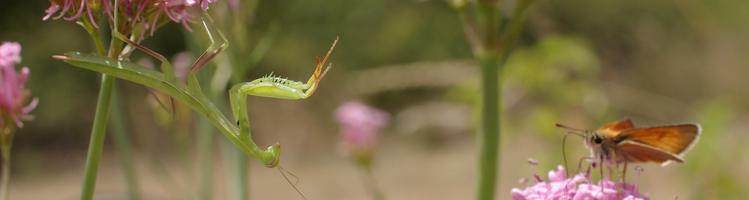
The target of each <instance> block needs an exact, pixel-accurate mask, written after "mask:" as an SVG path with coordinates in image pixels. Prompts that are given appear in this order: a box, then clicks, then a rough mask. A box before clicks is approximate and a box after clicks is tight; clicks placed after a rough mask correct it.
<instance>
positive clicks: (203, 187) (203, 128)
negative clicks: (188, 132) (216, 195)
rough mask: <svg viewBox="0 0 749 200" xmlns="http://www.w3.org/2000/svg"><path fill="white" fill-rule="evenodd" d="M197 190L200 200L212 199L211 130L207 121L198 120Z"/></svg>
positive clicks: (202, 118) (203, 119)
mask: <svg viewBox="0 0 749 200" xmlns="http://www.w3.org/2000/svg"><path fill="white" fill-rule="evenodd" d="M197 142H198V143H197V151H198V155H197V160H198V165H199V166H198V170H199V171H198V174H199V175H198V176H199V177H198V188H199V194H198V195H199V196H198V199H200V200H208V199H212V197H213V129H211V124H210V123H209V122H208V119H205V118H204V117H200V118H199V119H198V140H197Z"/></svg>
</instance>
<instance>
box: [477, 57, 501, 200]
mask: <svg viewBox="0 0 749 200" xmlns="http://www.w3.org/2000/svg"><path fill="white" fill-rule="evenodd" d="M478 59H479V63H480V65H481V87H482V91H483V92H482V101H481V110H482V111H483V112H482V113H481V131H480V132H479V137H478V143H479V149H480V155H479V168H480V170H479V172H480V174H479V179H478V185H479V186H478V196H477V199H479V200H491V199H494V193H495V192H494V191H495V188H496V185H497V180H496V178H497V168H498V167H497V154H498V150H499V123H500V118H499V113H500V108H499V105H500V98H499V94H500V88H501V87H500V86H499V83H500V81H499V66H498V65H499V57H498V56H497V55H496V54H484V55H479V57H478Z"/></svg>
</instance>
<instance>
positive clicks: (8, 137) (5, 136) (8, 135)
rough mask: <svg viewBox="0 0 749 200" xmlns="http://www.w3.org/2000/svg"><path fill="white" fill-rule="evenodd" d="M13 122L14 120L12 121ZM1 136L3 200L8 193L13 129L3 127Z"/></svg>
mask: <svg viewBox="0 0 749 200" xmlns="http://www.w3.org/2000/svg"><path fill="white" fill-rule="evenodd" d="M12 123H15V122H12ZM0 134H2V135H0V137H2V141H1V142H2V149H0V151H2V162H3V164H2V175H0V176H2V177H0V198H1V199H3V200H6V199H9V198H8V197H9V196H8V195H9V194H10V191H9V190H8V187H9V186H10V149H11V147H13V129H12V128H3V132H2V133H0Z"/></svg>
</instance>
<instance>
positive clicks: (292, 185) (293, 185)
mask: <svg viewBox="0 0 749 200" xmlns="http://www.w3.org/2000/svg"><path fill="white" fill-rule="evenodd" d="M278 172H279V173H281V176H283V178H284V179H286V182H287V183H289V185H291V187H292V188H294V190H295V191H296V193H298V194H299V196H301V197H302V199H304V200H307V197H306V196H304V193H302V191H301V190H299V187H298V186H297V184H298V183H299V177H297V176H296V175H294V174H293V173H291V172H289V171H288V170H286V169H284V168H283V167H281V166H280V165H279V166H278ZM286 173H289V175H291V176H292V177H294V178H295V179H296V183H291V180H289V177H288V176H286Z"/></svg>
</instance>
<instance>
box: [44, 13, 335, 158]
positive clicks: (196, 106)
mask: <svg viewBox="0 0 749 200" xmlns="http://www.w3.org/2000/svg"><path fill="white" fill-rule="evenodd" d="M201 23H202V26H203V28H204V29H205V31H206V33H207V35H208V39H209V41H210V45H209V46H208V48H207V49H206V50H205V51H203V52H202V54H201V55H200V56H199V57H198V59H197V60H196V61H195V62H194V63H193V64H192V66H191V67H190V71H189V73H188V76H187V80H186V83H183V82H181V81H179V80H178V79H177V78H176V75H175V73H174V69H173V68H172V65H171V63H170V62H169V60H167V59H166V58H165V57H164V56H162V55H161V54H159V53H157V52H155V51H153V50H151V49H149V48H147V47H145V46H142V45H140V44H138V43H136V42H134V41H132V40H131V39H129V38H127V37H126V36H123V35H121V34H120V33H118V32H114V33H113V37H116V38H118V39H119V40H121V41H123V42H125V43H127V45H128V46H127V47H125V48H126V49H128V48H135V49H138V50H140V51H142V52H144V53H146V54H148V55H150V56H152V57H154V58H156V59H157V60H159V61H160V62H161V65H160V72H158V71H155V70H151V69H148V68H146V67H143V66H140V65H138V64H135V63H132V62H129V61H126V60H121V59H117V60H115V59H110V58H107V57H102V56H96V55H89V54H83V53H80V52H69V53H65V54H64V55H56V56H53V58H55V59H59V60H62V61H64V62H67V63H69V64H71V65H73V66H76V67H80V68H83V69H87V70H91V71H95V72H99V73H102V74H107V75H111V76H114V77H116V78H119V79H124V80H127V81H131V82H134V83H137V84H141V85H143V86H146V87H149V88H152V89H154V90H156V91H159V92H162V93H165V94H167V95H169V96H170V97H171V98H173V99H174V100H177V101H180V102H182V103H184V104H186V105H188V106H189V107H190V108H191V109H193V110H195V111H196V112H198V113H201V114H202V115H204V116H205V117H206V118H208V120H209V121H210V122H211V123H212V124H213V125H214V126H215V127H216V128H218V129H219V130H220V132H221V133H222V134H223V135H224V136H225V137H226V138H228V139H229V140H230V141H231V142H232V143H233V144H234V145H235V146H237V147H238V148H239V149H241V150H242V152H244V153H245V154H246V155H247V156H249V157H250V158H253V159H256V160H259V161H260V162H262V163H263V164H264V165H265V166H266V167H269V168H274V167H277V166H278V165H279V161H280V154H281V146H280V144H278V143H276V144H273V145H270V146H268V147H267V148H266V149H265V150H262V149H261V148H260V147H258V146H257V144H255V142H254V141H253V139H252V135H251V133H250V122H249V117H248V114H247V104H246V100H247V96H248V95H252V96H261V97H269V98H277V99H288V100H299V99H306V98H308V97H310V96H311V95H312V94H313V93H314V92H315V90H316V89H317V87H318V86H319V84H320V81H321V80H322V78H323V77H324V76H325V74H327V72H328V71H329V70H330V68H331V66H332V64H328V60H329V59H330V56H331V54H332V53H333V49H335V46H336V44H337V43H338V38H337V37H336V39H335V40H334V41H333V44H332V45H331V47H330V49H328V51H327V53H326V54H325V56H324V57H323V59H322V60H319V61H318V62H317V63H316V66H315V70H314V72H313V73H312V76H311V77H310V78H309V80H308V81H307V82H300V81H294V80H289V79H285V78H281V77H278V76H273V75H272V74H271V75H268V76H264V77H262V78H259V79H256V80H254V81H251V82H245V83H239V84H236V85H235V86H233V87H232V88H231V89H230V91H229V101H230V106H231V111H232V114H233V116H234V121H231V120H229V119H228V118H227V117H226V116H225V115H224V114H223V113H222V112H221V111H220V110H219V109H218V108H217V107H216V106H215V105H214V104H213V103H212V102H211V101H210V100H209V99H208V98H207V97H206V95H205V94H204V93H203V90H202V89H201V87H200V83H199V82H198V79H197V76H196V74H197V72H198V71H199V70H200V69H201V68H202V67H203V66H205V65H206V64H207V63H208V62H210V61H211V59H213V58H214V57H215V56H216V55H218V54H219V53H221V51H223V50H224V49H225V48H227V47H228V44H229V43H228V41H227V39H226V37H225V36H224V35H223V33H221V31H219V30H218V29H217V28H216V27H215V26H214V25H213V20H212V19H211V18H210V16H208V15H207V14H204V15H203V17H202V19H201ZM131 50H132V49H131ZM123 52H125V53H123V54H126V53H128V51H123Z"/></svg>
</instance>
